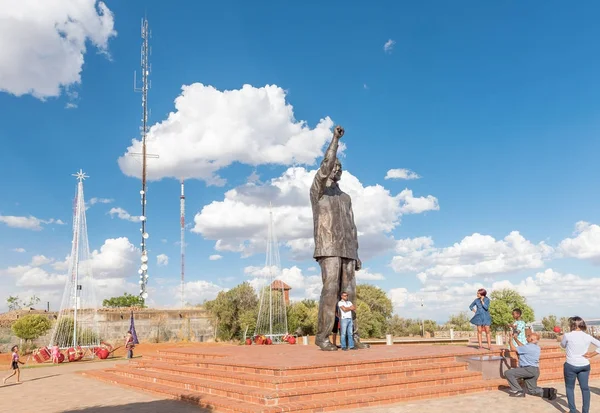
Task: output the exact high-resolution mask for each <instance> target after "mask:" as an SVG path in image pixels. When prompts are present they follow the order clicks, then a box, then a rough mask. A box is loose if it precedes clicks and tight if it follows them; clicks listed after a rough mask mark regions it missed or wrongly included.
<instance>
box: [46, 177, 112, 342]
mask: <svg viewBox="0 0 600 413" xmlns="http://www.w3.org/2000/svg"><path fill="white" fill-rule="evenodd" d="M73 176H75V177H76V178H77V180H78V183H77V194H76V196H75V202H74V211H73V241H72V246H71V255H70V257H69V272H68V273H67V281H66V283H65V290H64V293H63V298H62V301H61V305H60V310H59V313H58V316H57V319H56V323H55V324H54V327H53V330H52V334H51V336H50V337H51V338H50V343H49V347H52V346H55V345H57V346H58V347H59V348H60V349H76V350H77V351H78V352H81V350H82V349H93V348H96V347H99V346H100V344H101V343H100V331H99V324H98V302H97V301H96V295H95V287H96V286H95V283H94V277H93V273H92V262H91V257H90V247H89V243H88V234H87V224H86V215H85V199H84V195H83V181H84V179H85V178H87V177H88V176H87V175H85V173H83V172H82V171H81V170H80V171H79V172H78V173H77V174H74V175H73Z"/></svg>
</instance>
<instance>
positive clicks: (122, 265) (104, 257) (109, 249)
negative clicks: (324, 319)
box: [91, 237, 140, 278]
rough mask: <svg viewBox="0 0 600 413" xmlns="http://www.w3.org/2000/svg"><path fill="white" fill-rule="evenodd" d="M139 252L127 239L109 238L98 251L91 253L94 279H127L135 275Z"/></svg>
mask: <svg viewBox="0 0 600 413" xmlns="http://www.w3.org/2000/svg"><path fill="white" fill-rule="evenodd" d="M139 257H140V251H139V250H138V249H137V248H136V247H134V246H133V244H132V243H131V242H129V239H128V238H127V237H120V238H109V239H107V240H106V241H104V244H103V245H102V246H101V247H100V249H98V250H94V251H92V254H91V261H92V270H93V272H94V277H97V278H127V277H130V276H132V275H137V269H138V265H139V263H140V258H139Z"/></svg>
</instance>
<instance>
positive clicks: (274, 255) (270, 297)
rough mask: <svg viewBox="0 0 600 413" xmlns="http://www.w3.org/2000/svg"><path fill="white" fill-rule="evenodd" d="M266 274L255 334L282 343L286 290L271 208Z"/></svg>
mask: <svg viewBox="0 0 600 413" xmlns="http://www.w3.org/2000/svg"><path fill="white" fill-rule="evenodd" d="M264 275H265V278H266V281H267V285H265V286H264V287H262V289H261V292H260V304H259V309H258V318H257V320H256V329H255V330H254V336H258V335H262V336H265V337H268V338H270V339H271V340H272V341H273V343H280V342H283V337H285V336H286V335H287V334H288V325H287V308H286V306H287V303H286V296H285V290H284V286H285V284H284V283H283V282H282V281H281V280H280V277H281V260H280V258H279V244H278V242H277V235H276V234H275V226H274V224H273V211H272V210H271V208H269V230H268V239H267V253H266V260H265V274H264Z"/></svg>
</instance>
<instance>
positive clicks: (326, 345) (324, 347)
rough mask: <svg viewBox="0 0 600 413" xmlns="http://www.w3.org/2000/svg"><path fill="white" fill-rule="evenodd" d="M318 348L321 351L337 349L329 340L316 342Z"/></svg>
mask: <svg viewBox="0 0 600 413" xmlns="http://www.w3.org/2000/svg"><path fill="white" fill-rule="evenodd" d="M317 346H319V348H320V349H321V350H323V351H337V349H338V348H337V346H334V345H333V344H332V343H331V342H330V341H326V342H325V343H319V344H317Z"/></svg>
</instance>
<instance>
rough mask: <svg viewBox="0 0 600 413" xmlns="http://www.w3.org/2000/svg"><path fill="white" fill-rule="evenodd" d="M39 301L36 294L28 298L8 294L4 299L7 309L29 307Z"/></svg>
mask: <svg viewBox="0 0 600 413" xmlns="http://www.w3.org/2000/svg"><path fill="white" fill-rule="evenodd" d="M39 302H40V299H39V298H38V297H37V296H36V295H32V296H31V297H29V300H27V301H25V300H21V299H20V298H19V296H18V295H9V296H8V298H7V299H6V304H7V305H8V311H16V310H21V309H22V308H30V307H33V306H34V305H36V304H37V303H39Z"/></svg>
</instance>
